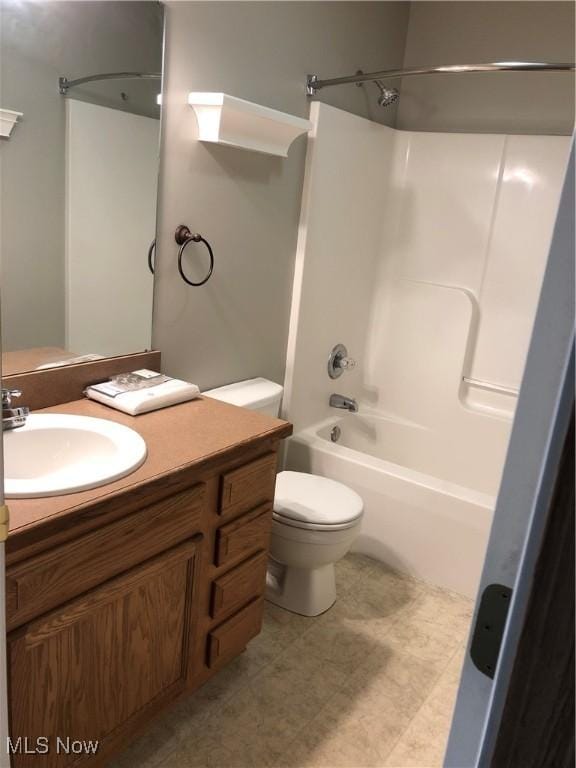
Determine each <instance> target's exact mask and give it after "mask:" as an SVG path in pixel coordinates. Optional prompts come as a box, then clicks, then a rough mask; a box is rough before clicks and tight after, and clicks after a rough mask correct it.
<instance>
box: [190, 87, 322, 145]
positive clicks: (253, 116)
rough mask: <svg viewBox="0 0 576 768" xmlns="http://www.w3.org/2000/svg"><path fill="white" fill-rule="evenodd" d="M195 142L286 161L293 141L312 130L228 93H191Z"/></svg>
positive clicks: (292, 118)
mask: <svg viewBox="0 0 576 768" xmlns="http://www.w3.org/2000/svg"><path fill="white" fill-rule="evenodd" d="M188 103H189V104H190V106H191V107H192V108H193V109H194V112H195V113H196V119H197V120H198V140H199V141H207V142H212V143H215V144H226V145H227V146H230V147H239V148H240V149H248V150H251V151H252V152H262V153H264V154H267V155H276V156H279V157H287V156H288V149H289V148H290V145H291V144H292V142H293V141H294V139H296V138H298V136H301V135H302V134H303V133H307V132H308V131H309V130H311V128H312V123H311V122H310V120H304V119H303V118H301V117H295V116H294V115H289V114H287V113H286V112H279V111H278V110H276V109H271V108H270V107H263V106H262V105H260V104H255V103H253V102H251V101H245V100H244V99H238V98H236V97H235V96H230V95H229V94H227V93H198V92H194V93H190V94H188Z"/></svg>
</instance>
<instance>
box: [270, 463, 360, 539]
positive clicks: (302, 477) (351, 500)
mask: <svg viewBox="0 0 576 768" xmlns="http://www.w3.org/2000/svg"><path fill="white" fill-rule="evenodd" d="M363 509H364V505H363V503H362V499H361V498H360V496H358V494H357V493H356V492H355V491H353V490H352V489H351V488H348V487H347V486H346V485H342V483H338V482H336V480H330V479H329V478H327V477H320V476H319V475H308V474H306V473H305V472H280V474H279V475H278V476H277V477H276V493H275V496H274V516H275V517H279V518H285V519H286V522H287V523H289V524H291V525H295V526H301V527H308V526H314V527H316V526H322V527H324V526H326V527H328V526H338V527H344V526H345V525H346V524H348V525H350V524H352V523H353V522H354V521H356V520H357V519H358V518H359V517H360V516H361V515H362V511H363Z"/></svg>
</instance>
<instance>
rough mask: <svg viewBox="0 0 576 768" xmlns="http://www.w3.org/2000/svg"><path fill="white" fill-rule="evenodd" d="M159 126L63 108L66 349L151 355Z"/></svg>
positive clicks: (78, 104) (103, 111)
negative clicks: (150, 265) (150, 252)
mask: <svg viewBox="0 0 576 768" xmlns="http://www.w3.org/2000/svg"><path fill="white" fill-rule="evenodd" d="M159 127H160V124H159V121H158V120H155V119H154V118H151V117H144V116H142V115H133V114H131V113H129V112H121V111H119V110H117V109H109V108H108V107H102V106H98V105H96V104H87V103H85V102H82V101H76V100H75V99H68V100H67V131H66V348H67V349H68V350H70V351H72V352H73V353H74V354H89V353H94V352H96V353H98V354H101V355H118V354H129V353H130V352H134V351H135V350H141V349H149V348H150V338H151V333H152V290H153V276H152V274H151V273H150V271H149V269H148V261H147V252H148V248H149V246H150V243H151V242H152V240H153V239H154V235H155V217H156V181H157V176H158V131H159Z"/></svg>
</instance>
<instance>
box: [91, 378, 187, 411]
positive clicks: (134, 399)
mask: <svg viewBox="0 0 576 768" xmlns="http://www.w3.org/2000/svg"><path fill="white" fill-rule="evenodd" d="M138 373H140V372H138ZM142 373H144V372H142ZM146 373H153V372H146ZM154 376H157V377H158V379H159V383H158V384H154V383H153V378H151V379H150V381H149V383H148V385H147V386H143V387H142V388H139V389H129V390H127V391H122V386H121V385H120V386H118V385H116V384H115V383H114V382H106V383H104V384H94V385H93V386H90V387H87V389H86V390H85V394H86V396H87V397H89V398H91V399H92V400H97V401H98V402H99V403H103V404H104V405H109V406H110V407H111V408H116V410H118V411H123V412H124V413H128V414H130V415H131V416H137V415H138V414H140V413H147V412H149V411H155V410H157V409H158V408H166V407H167V406H169V405H177V404H178V403H185V402H186V401H188V400H193V399H194V398H196V397H198V395H199V394H200V390H199V389H198V387H197V386H196V384H190V383H189V382H187V381H182V380H181V379H170V378H168V377H166V376H161V375H160V374H154Z"/></svg>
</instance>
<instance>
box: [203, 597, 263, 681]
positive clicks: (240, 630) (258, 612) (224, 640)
mask: <svg viewBox="0 0 576 768" xmlns="http://www.w3.org/2000/svg"><path fill="white" fill-rule="evenodd" d="M263 612H264V598H263V597H259V598H257V599H256V600H253V601H252V602H251V603H250V604H249V605H247V606H246V608H243V609H242V610H241V611H239V612H238V613H237V614H235V615H234V616H232V617H231V618H230V619H228V620H227V621H225V622H224V623H223V624H220V626H219V627H216V629H213V630H212V631H211V632H210V633H209V634H208V649H207V650H208V666H209V667H215V666H218V665H220V664H224V663H225V662H226V661H229V660H230V659H232V658H234V656H236V655H237V654H238V653H240V651H242V650H243V649H244V648H245V646H246V643H248V642H249V641H250V640H252V638H253V637H256V635H257V634H258V633H259V632H260V629H261V628H262V614H263Z"/></svg>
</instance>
